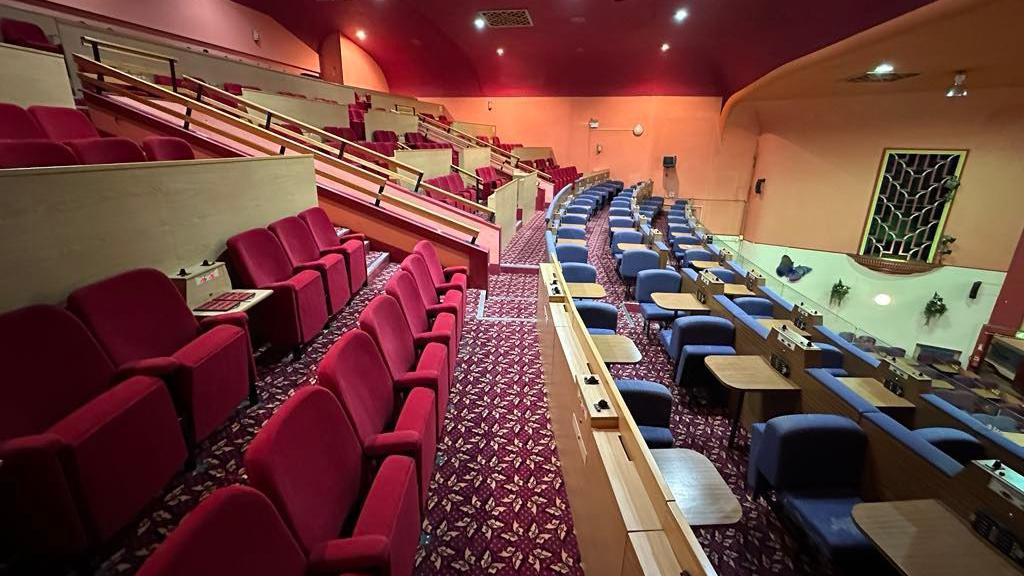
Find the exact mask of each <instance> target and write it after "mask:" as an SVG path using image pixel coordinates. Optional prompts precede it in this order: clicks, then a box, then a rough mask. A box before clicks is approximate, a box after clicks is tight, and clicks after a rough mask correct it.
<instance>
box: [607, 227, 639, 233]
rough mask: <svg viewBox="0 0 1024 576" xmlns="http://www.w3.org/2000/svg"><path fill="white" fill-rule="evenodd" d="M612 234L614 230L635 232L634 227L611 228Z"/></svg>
mask: <svg viewBox="0 0 1024 576" xmlns="http://www.w3.org/2000/svg"><path fill="white" fill-rule="evenodd" d="M611 231H612V234H615V233H616V232H636V228H611Z"/></svg>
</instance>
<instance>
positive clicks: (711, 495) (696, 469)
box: [651, 448, 743, 526]
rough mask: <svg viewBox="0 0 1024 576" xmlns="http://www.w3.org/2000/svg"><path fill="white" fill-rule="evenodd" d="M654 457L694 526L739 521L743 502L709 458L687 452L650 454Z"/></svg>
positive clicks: (661, 451)
mask: <svg viewBox="0 0 1024 576" xmlns="http://www.w3.org/2000/svg"><path fill="white" fill-rule="evenodd" d="M651 456H653V457H654V461H655V462H657V464H658V469H659V470H661V476H662V478H664V479H665V484H668V487H669V489H670V490H671V491H672V496H673V498H675V501H676V504H678V505H679V508H680V509H682V511H683V514H684V515H686V521H687V522H688V523H689V524H690V525H691V526H711V525H722V524H735V523H736V522H739V521H740V517H741V516H742V515H743V510H742V509H741V508H740V501H739V500H737V499H736V495H735V494H733V493H732V489H731V488H729V485H728V484H726V482H725V480H724V479H722V475H721V474H719V473H718V469H717V468H715V465H714V464H712V463H711V461H710V460H708V459H707V457H706V456H704V455H703V454H701V453H700V452H694V451H693V450H687V449H685V448H666V449H659V450H651Z"/></svg>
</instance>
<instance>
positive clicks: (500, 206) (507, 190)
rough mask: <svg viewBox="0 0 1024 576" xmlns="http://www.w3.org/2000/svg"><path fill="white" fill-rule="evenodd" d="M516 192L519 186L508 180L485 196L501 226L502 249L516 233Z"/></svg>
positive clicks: (497, 222)
mask: <svg viewBox="0 0 1024 576" xmlns="http://www.w3.org/2000/svg"><path fill="white" fill-rule="evenodd" d="M442 152H446V153H447V152H448V151H447V150H442ZM449 157H450V156H449ZM518 193H519V186H518V185H517V184H516V183H515V182H509V183H508V184H505V185H504V186H502V187H501V188H498V189H497V190H495V191H494V193H493V194H491V195H490V196H488V197H487V207H488V208H490V209H491V210H494V223H495V224H497V225H498V226H499V227H500V228H501V248H502V249H503V250H504V249H505V247H506V246H508V243H509V242H511V241H512V236H513V235H514V234H515V233H516V222H517V219H516V208H517V206H518V202H519V194H518Z"/></svg>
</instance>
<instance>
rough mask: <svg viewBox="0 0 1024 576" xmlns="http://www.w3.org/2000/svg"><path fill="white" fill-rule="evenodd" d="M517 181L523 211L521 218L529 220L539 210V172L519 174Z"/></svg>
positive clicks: (525, 220) (520, 206)
mask: <svg viewBox="0 0 1024 576" xmlns="http://www.w3.org/2000/svg"><path fill="white" fill-rule="evenodd" d="M516 183H517V184H518V186H519V192H518V196H519V209H520V210H521V211H522V214H521V215H520V216H519V219H520V220H522V221H523V222H529V221H530V218H532V217H533V213H534V212H536V211H537V174H536V173H533V174H524V175H521V176H520V175H517V176H516Z"/></svg>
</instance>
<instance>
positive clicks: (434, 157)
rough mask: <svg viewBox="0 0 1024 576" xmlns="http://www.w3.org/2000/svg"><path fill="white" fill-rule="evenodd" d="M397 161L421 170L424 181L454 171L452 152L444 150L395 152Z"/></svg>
mask: <svg viewBox="0 0 1024 576" xmlns="http://www.w3.org/2000/svg"><path fill="white" fill-rule="evenodd" d="M395 160H398V161H400V162H405V163H406V164H408V165H410V166H413V167H416V168H419V169H420V170H422V171H423V179H424V180H426V179H427V178H436V177H437V176H444V175H445V174H448V173H450V172H451V171H452V151H451V150H448V149H443V150H395Z"/></svg>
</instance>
